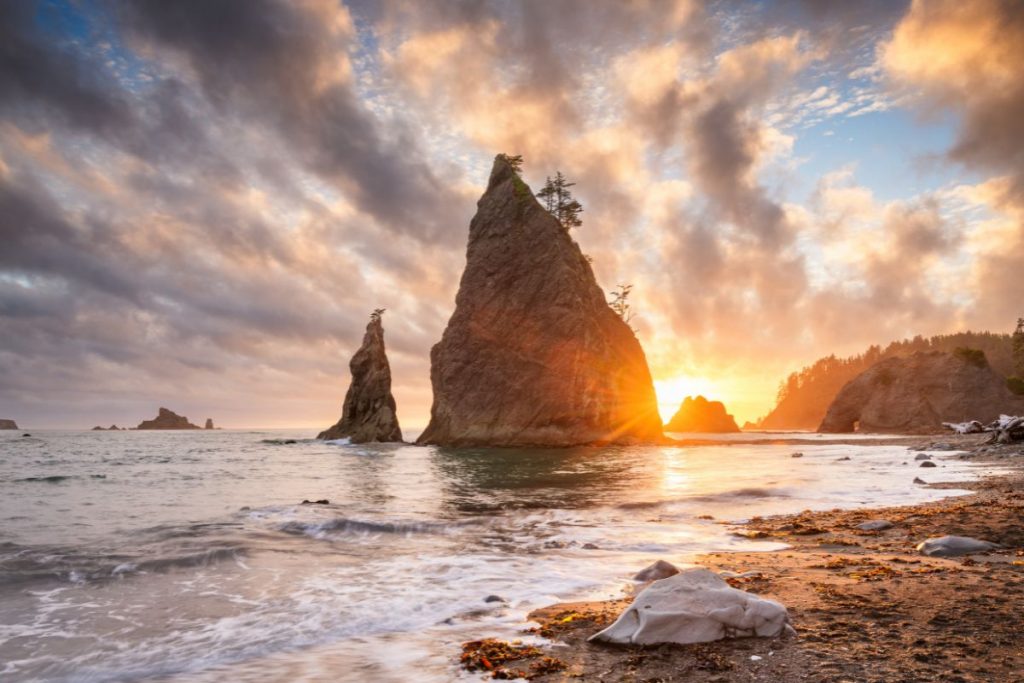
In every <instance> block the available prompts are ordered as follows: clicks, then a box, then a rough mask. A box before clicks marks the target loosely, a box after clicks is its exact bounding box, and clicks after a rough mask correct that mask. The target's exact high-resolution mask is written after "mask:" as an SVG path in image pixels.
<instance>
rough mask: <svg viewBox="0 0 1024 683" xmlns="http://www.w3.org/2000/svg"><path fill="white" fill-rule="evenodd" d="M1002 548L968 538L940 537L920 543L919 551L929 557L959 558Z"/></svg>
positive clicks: (996, 544) (995, 544)
mask: <svg viewBox="0 0 1024 683" xmlns="http://www.w3.org/2000/svg"><path fill="white" fill-rule="evenodd" d="M1001 547H1002V546H1000V545H999V544H998V543H992V542H990V541H979V540H978V539H976V538H969V537H967V536H940V537H938V538H929V539H927V540H925V541H923V542H921V543H919V544H918V545H917V551H918V552H919V553H921V554H922V555H927V556H928V557H959V556H961V555H970V554H972V553H985V552H988V551H990V550H996V549H998V548H1001Z"/></svg>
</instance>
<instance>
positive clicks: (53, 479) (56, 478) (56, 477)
mask: <svg viewBox="0 0 1024 683" xmlns="http://www.w3.org/2000/svg"><path fill="white" fill-rule="evenodd" d="M106 478H107V475H105V474H52V475H50V476H48V477H22V478H21V479H15V480H14V482H15V483H43V484H59V483H61V482H63V481H68V480H70V479H106Z"/></svg>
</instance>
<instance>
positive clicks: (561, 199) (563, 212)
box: [537, 171, 583, 230]
mask: <svg viewBox="0 0 1024 683" xmlns="http://www.w3.org/2000/svg"><path fill="white" fill-rule="evenodd" d="M575 184H576V183H570V182H569V181H568V179H566V177H565V176H564V175H562V172H561V171H556V172H555V177H554V179H552V178H551V176H548V178H547V182H545V183H544V187H543V188H542V189H541V190H540V192H538V193H537V199H539V200H541V202H543V204H544V208H545V209H547V210H548V212H549V213H550V214H551V215H553V216H554V217H555V218H557V219H558V222H559V223H561V224H562V227H563V228H565V229H566V230H571V229H572V228H578V227H579V226H581V225H583V221H582V220H580V214H581V213H583V205H582V204H580V203H579V202H578V201H577V200H575V199H573V198H572V192H570V191H569V188H570V187H572V186H574V185H575Z"/></svg>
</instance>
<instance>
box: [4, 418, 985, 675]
mask: <svg viewBox="0 0 1024 683" xmlns="http://www.w3.org/2000/svg"><path fill="white" fill-rule="evenodd" d="M22 433H23V432H20V431H19V432H0V680H2V681H4V682H5V683H6V682H13V681H90V682H105V681H223V680H231V681H348V680H351V681H417V682H420V681H451V680H459V679H461V678H465V680H477V679H478V677H477V676H475V675H468V674H463V673H461V672H460V671H459V670H458V668H457V666H456V662H457V659H458V653H459V643H461V642H463V641H465V640H470V639H475V638H480V637H484V636H497V637H524V636H523V635H522V633H521V631H522V630H523V629H524V628H526V627H527V625H528V624H527V623H526V621H525V617H526V614H527V613H528V612H529V611H530V610H531V609H534V608H537V607H541V606H545V605H548V604H551V603H553V602H556V601H564V600H577V599H595V598H609V597H621V595H622V592H623V589H624V588H625V587H627V586H629V585H631V582H630V576H631V575H632V574H634V573H635V572H636V571H638V570H640V569H642V568H643V567H644V566H646V565H647V564H649V563H651V562H652V561H654V560H657V559H665V560H668V561H671V562H673V563H676V564H686V563H688V562H692V561H693V560H694V558H695V557H696V556H697V555H699V554H701V553H704V552H708V551H723V550H765V551H769V550H775V549H778V548H779V547H780V546H778V545H777V544H774V543H767V542H763V541H762V542H758V541H751V540H748V539H744V538H741V537H738V536H735V535H734V534H733V532H734V531H735V528H734V527H733V526H731V524H730V523H736V522H741V521H743V520H745V519H748V518H749V517H751V516H754V515H766V514H773V513H785V512H795V511H799V510H804V509H831V508H837V507H842V508H854V507H861V506H880V505H892V504H911V503H916V502H921V501H926V500H932V499H937V498H940V497H945V496H949V495H958V494H962V493H965V492H966V491H959V490H944V491H939V490H932V489H929V488H926V487H922V486H919V485H916V484H914V483H913V479H914V477H915V476H921V477H922V478H924V479H926V480H934V481H940V480H941V481H969V480H971V479H973V478H975V477H978V476H981V475H983V474H985V473H987V472H989V471H990V470H988V469H985V468H980V467H977V466H972V465H971V464H969V463H966V462H961V461H958V460H955V459H945V458H944V456H945V455H947V454H935V457H936V460H937V462H939V463H940V467H939V468H936V469H918V467H917V466H916V465H917V463H916V462H914V459H913V457H914V455H915V454H914V453H911V452H908V451H907V450H906V448H905V447H902V446H867V445H864V446H862V445H819V444H816V443H815V441H818V440H820V439H819V438H818V437H817V436H816V435H813V434H802V435H800V434H798V435H776V436H779V437H780V438H781V437H783V436H789V437H792V438H800V439H803V440H804V443H801V444H799V445H796V446H794V445H761V444H751V443H746V442H745V441H747V440H749V439H750V438H751V436H750V435H743V434H741V435H736V436H734V437H729V438H728V440H729V442H730V443H728V445H713V446H697V447H675V446H671V447H669V446H664V447H660V446H659V447H633V448H600V449H598V448H574V449H564V450H524V449H463V450H454V449H444V448H435V447H416V446H409V445H363V446H353V445H345V444H342V443H324V442H317V441H315V440H313V439H311V438H309V437H310V436H311V433H310V432H308V431H303V430H272V431H270V430H216V431H183V432H80V431H46V430H43V431H32V436H30V437H24V436H22ZM718 438H721V437H718ZM794 451H799V452H801V453H803V457H800V458H793V457H791V455H792V454H793V452H794ZM846 458H849V459H846ZM303 500H309V501H319V500H327V501H329V503H328V504H302V501H303ZM488 598H491V601H487V599H488ZM495 598H500V600H499V599H495ZM526 638H527V640H528V639H529V637H526Z"/></svg>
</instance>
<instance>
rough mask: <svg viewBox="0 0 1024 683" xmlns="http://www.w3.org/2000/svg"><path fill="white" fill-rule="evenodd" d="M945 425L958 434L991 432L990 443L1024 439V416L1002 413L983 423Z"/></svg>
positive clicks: (947, 423) (975, 421)
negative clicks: (997, 417)
mask: <svg viewBox="0 0 1024 683" xmlns="http://www.w3.org/2000/svg"><path fill="white" fill-rule="evenodd" d="M942 426H943V427H947V428H949V429H952V430H953V431H954V432H956V433H957V434H983V433H991V434H992V438H991V439H989V440H988V443H1013V442H1015V441H1024V417H1018V416H1014V415H1000V416H999V419H998V420H995V421H994V422H992V423H991V424H988V425H983V424H982V423H980V422H978V421H977V420H971V421H970V422H943V423H942Z"/></svg>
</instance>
